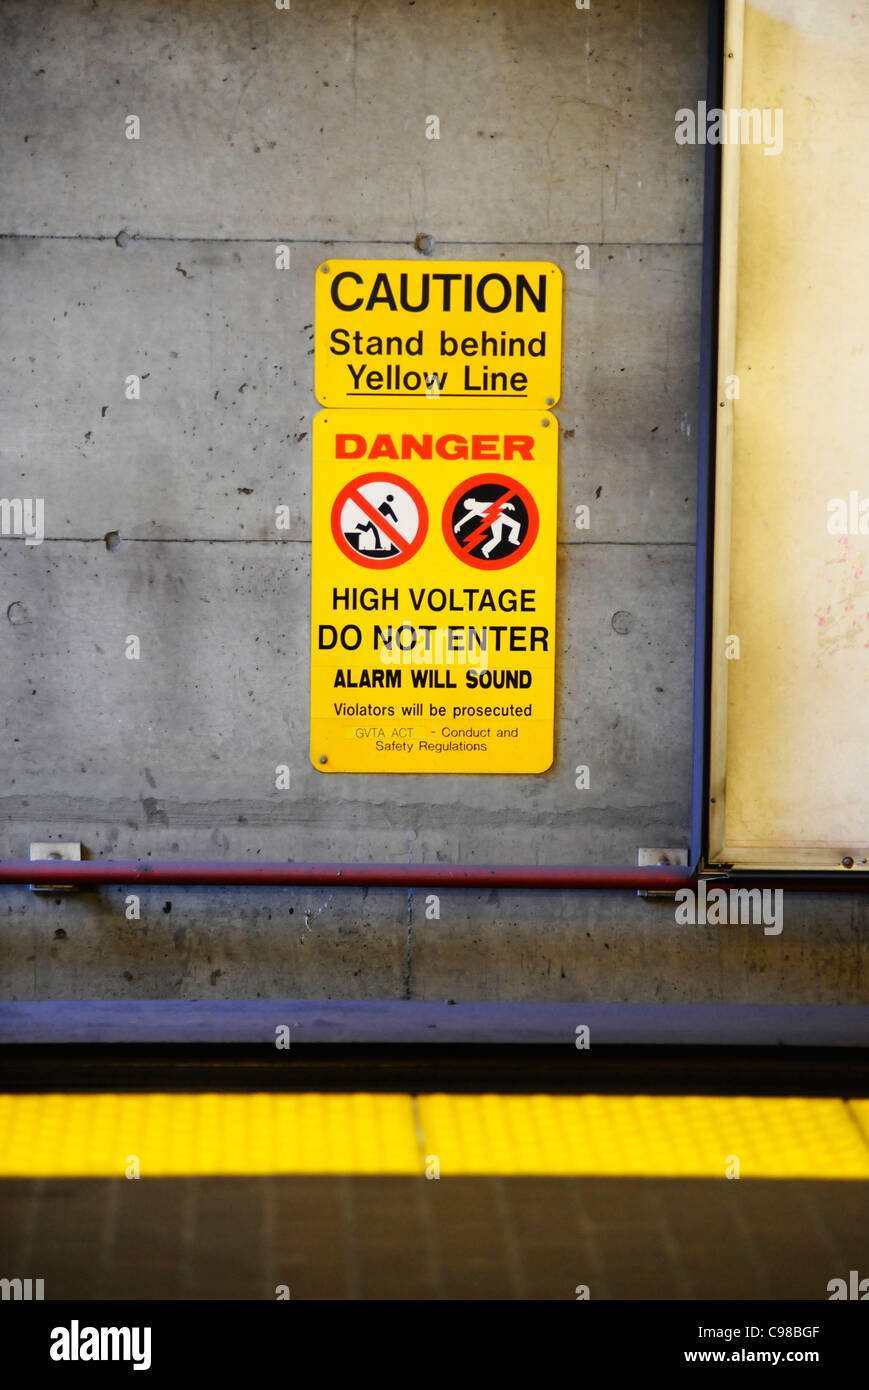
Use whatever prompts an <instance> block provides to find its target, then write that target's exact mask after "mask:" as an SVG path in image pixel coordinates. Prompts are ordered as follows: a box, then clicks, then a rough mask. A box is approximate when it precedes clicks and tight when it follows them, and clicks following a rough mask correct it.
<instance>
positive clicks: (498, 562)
mask: <svg viewBox="0 0 869 1390" xmlns="http://www.w3.org/2000/svg"><path fill="white" fill-rule="evenodd" d="M538 526H539V515H538V512H537V504H536V502H535V501H534V498H533V497H532V496H531V493H530V492H529V491H528V489H527V487H524V486H523V484H522V483H518V482H517V481H516V479H515V478H507V477H505V476H504V475H503V474H502V473H479V474H478V475H477V477H475V478H468V479H467V480H466V481H465V482H463V483H459V486H458V487H457V488H454V489H453V491H452V492H451V493H450V495H449V497H448V498H447V501H446V505H445V506H444V514H443V528H444V540H445V541H446V543H447V545H448V546H449V548H450V550H451V551H452V552H453V554H454V555H458V557H459V559H460V560H463V561H464V562H465V564H466V565H472V566H473V568H474V569H480V570H502V569H506V568H507V566H508V565H515V564H516V562H517V560H522V559H524V557H525V556H526V555H527V554H528V552H529V550H530V549H531V547H532V545H533V544H534V542H535V540H536V539H537V529H538Z"/></svg>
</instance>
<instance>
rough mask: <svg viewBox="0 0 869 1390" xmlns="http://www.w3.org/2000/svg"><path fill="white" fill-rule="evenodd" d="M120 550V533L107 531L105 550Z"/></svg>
mask: <svg viewBox="0 0 869 1390" xmlns="http://www.w3.org/2000/svg"><path fill="white" fill-rule="evenodd" d="M120 548H121V533H120V531H107V532H106V550H111V551H115V550H120Z"/></svg>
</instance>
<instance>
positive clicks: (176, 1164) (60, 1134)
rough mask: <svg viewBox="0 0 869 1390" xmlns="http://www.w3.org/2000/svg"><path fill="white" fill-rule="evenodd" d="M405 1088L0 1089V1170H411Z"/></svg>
mask: <svg viewBox="0 0 869 1390" xmlns="http://www.w3.org/2000/svg"><path fill="white" fill-rule="evenodd" d="M419 1170H420V1165H419V1146H418V1143H417V1138H416V1131H415V1127H414V1119H413V1110H412V1106H411V1103H410V1101H409V1099H408V1097H407V1096H404V1095H364V1094H362V1095H320V1094H304V1093H300V1094H292V1095H274V1094H271V1093H269V1094H254V1095H237V1094H232V1095H208V1094H196V1095H174V1094H173V1095H136V1094H122V1095H66V1094H64V1095H4V1096H0V1177H13V1176H25V1175H26V1176H33V1177H118V1176H130V1177H135V1176H141V1177H175V1176H184V1175H196V1176H202V1177H205V1176H213V1175H220V1174H251V1175H256V1174H266V1173H269V1174H272V1173H380V1174H387V1175H388V1174H408V1173H418V1172H419Z"/></svg>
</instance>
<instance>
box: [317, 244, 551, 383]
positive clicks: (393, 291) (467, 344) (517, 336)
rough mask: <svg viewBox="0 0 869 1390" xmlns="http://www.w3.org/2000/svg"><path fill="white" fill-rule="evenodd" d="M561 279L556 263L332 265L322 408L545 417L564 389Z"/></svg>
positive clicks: (320, 286)
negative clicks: (468, 409) (540, 413)
mask: <svg viewBox="0 0 869 1390" xmlns="http://www.w3.org/2000/svg"><path fill="white" fill-rule="evenodd" d="M562 288H563V276H562V274H561V271H560V269H559V268H558V266H556V265H552V264H551V263H550V262H549V261H437V262H428V263H420V262H418V261H326V262H324V263H323V265H321V266H320V267H319V269H318V272H317V293H316V329H315V340H314V346H315V368H314V372H315V387H316V393H317V399H318V401H319V402H320V404H321V405H328V406H332V407H335V406H356V407H363V408H371V407H372V406H374V407H377V406H380V405H385V404H389V405H392V406H397V407H404V408H407V407H413V408H415V407H418V406H424V407H430V406H433V407H438V408H440V409H442V410H455V409H456V408H457V407H460V406H462V405H473V406H475V407H480V406H483V407H487V408H489V409H498V410H503V409H505V408H508V409H509V408H510V407H511V406H513V407H516V408H519V409H525V410H543V409H545V408H546V407H547V406H552V405H555V404H556V402H557V400H558V396H559V392H560V389H561V303H562Z"/></svg>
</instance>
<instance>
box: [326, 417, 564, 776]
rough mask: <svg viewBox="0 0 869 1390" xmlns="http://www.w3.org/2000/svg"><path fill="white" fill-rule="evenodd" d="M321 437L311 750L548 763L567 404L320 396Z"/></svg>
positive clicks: (421, 765) (402, 766)
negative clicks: (412, 406) (355, 403)
mask: <svg viewBox="0 0 869 1390" xmlns="http://www.w3.org/2000/svg"><path fill="white" fill-rule="evenodd" d="M313 447H314V487H313V499H312V508H313V518H312V530H311V538H312V568H313V573H312V584H311V593H312V600H311V615H312V623H311V760H312V762H313V764H314V766H315V767H316V768H318V770H319V771H321V772H470V773H486V772H499V773H533V772H545V771H546V769H547V768H548V767H549V766H550V764H551V762H552V756H553V723H554V689H555V683H554V682H555V544H556V498H557V486H558V423H557V421H556V419H555V417H554V416H552V415H548V414H546V413H545V412H544V413H532V412H529V411H521V410H512V411H511V410H506V411H503V412H502V413H500V414H499V415H498V417H497V420H493V421H492V423H491V425H490V424H489V423H488V421H487V418H486V417H485V416H481V414H480V413H479V412H477V411H449V412H444V413H443V414H439V415H438V416H437V417H436V418H435V417H432V416H425V415H424V414H422V413H421V412H420V411H418V410H388V411H378V412H375V411H371V410H357V411H349V410H334V411H330V410H323V411H321V412H320V413H319V415H317V416H316V417H315V419H314V446H313Z"/></svg>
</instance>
